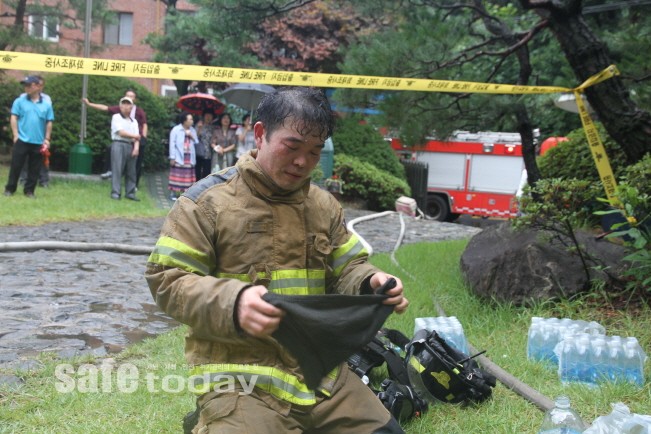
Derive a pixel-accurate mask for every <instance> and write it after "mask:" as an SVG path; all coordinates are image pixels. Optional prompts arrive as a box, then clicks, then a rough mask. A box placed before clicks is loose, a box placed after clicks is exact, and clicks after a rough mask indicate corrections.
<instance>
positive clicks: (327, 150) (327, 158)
mask: <svg viewBox="0 0 651 434" xmlns="http://www.w3.org/2000/svg"><path fill="white" fill-rule="evenodd" d="M324 145H325V146H324V147H323V149H322V150H321V159H320V160H319V164H320V165H321V170H322V171H323V179H328V178H330V177H332V172H333V169H334V164H335V162H334V159H335V147H334V144H333V143H332V138H330V137H329V138H328V139H327V140H326V141H325V143H324Z"/></svg>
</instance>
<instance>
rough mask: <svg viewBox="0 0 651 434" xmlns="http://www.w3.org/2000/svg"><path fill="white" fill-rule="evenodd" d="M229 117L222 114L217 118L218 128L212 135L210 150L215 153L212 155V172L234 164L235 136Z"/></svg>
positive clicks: (226, 114)
mask: <svg viewBox="0 0 651 434" xmlns="http://www.w3.org/2000/svg"><path fill="white" fill-rule="evenodd" d="M232 123H233V121H232V120H231V115H229V114H228V113H224V114H223V115H221V117H220V118H219V126H218V127H217V128H216V129H215V131H214V132H213V135H212V149H213V151H215V152H214V153H213V155H212V166H213V172H216V171H218V170H220V169H224V168H225V167H230V166H232V165H233V164H235V146H237V136H236V135H235V131H233V130H232V129H231V124H232Z"/></svg>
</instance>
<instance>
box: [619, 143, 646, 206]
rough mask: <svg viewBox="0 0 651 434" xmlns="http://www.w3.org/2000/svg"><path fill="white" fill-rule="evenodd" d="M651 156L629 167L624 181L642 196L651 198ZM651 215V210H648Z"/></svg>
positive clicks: (625, 172)
mask: <svg viewBox="0 0 651 434" xmlns="http://www.w3.org/2000/svg"><path fill="white" fill-rule="evenodd" d="M650 179H651V155H650V154H647V155H646V156H645V157H644V158H643V159H641V160H640V161H638V162H637V163H635V164H633V165H632V166H628V167H627V168H626V169H625V171H624V179H623V181H624V182H626V183H627V184H628V185H630V186H631V187H635V188H636V189H637V191H638V192H640V194H646V195H647V196H650V197H651V182H649V180H650ZM647 212H648V213H649V214H651V209H649V210H647Z"/></svg>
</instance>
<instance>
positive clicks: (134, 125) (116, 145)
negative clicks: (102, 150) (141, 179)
mask: <svg viewBox="0 0 651 434" xmlns="http://www.w3.org/2000/svg"><path fill="white" fill-rule="evenodd" d="M132 108H133V100H132V99H131V98H129V97H127V96H125V97H122V99H120V112H119V113H116V114H114V115H113V117H112V118H111V140H112V141H113V142H112V143H111V172H113V173H112V174H111V199H116V200H119V199H120V197H121V193H122V174H124V175H125V186H124V195H125V197H126V198H127V199H129V200H134V201H136V202H137V201H139V200H140V199H138V198H137V197H136V159H137V158H138V152H139V148H140V133H139V132H138V121H136V120H135V119H133V118H131V109H132Z"/></svg>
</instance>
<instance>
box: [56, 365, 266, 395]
mask: <svg viewBox="0 0 651 434" xmlns="http://www.w3.org/2000/svg"><path fill="white" fill-rule="evenodd" d="M54 376H55V378H56V381H55V383H54V388H55V389H56V391H57V392H59V393H72V392H79V393H115V392H118V393H135V392H136V391H138V390H139V389H141V388H145V390H147V391H148V392H149V393H161V392H163V393H180V392H183V391H189V392H191V393H197V394H201V393H205V392H206V390H205V388H204V387H205V386H204V384H206V383H207V382H208V381H210V383H211V384H213V386H212V390H214V391H215V392H235V391H237V393H238V394H240V395H248V394H250V393H251V392H253V388H254V387H255V384H256V382H257V380H258V376H257V375H251V376H246V377H245V376H243V375H230V374H219V375H217V376H215V375H210V376H209V375H206V376H205V377H206V378H204V377H203V376H192V377H187V376H183V375H178V374H166V375H158V374H156V373H154V372H151V371H149V370H145V369H143V368H138V367H137V366H136V365H134V364H132V363H123V364H119V365H116V364H114V363H102V364H100V365H99V366H98V365H93V364H83V365H80V366H79V367H76V368H75V366H73V365H71V364H69V363H61V364H58V365H57V366H56V367H55V369H54ZM208 377H210V378H208Z"/></svg>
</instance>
